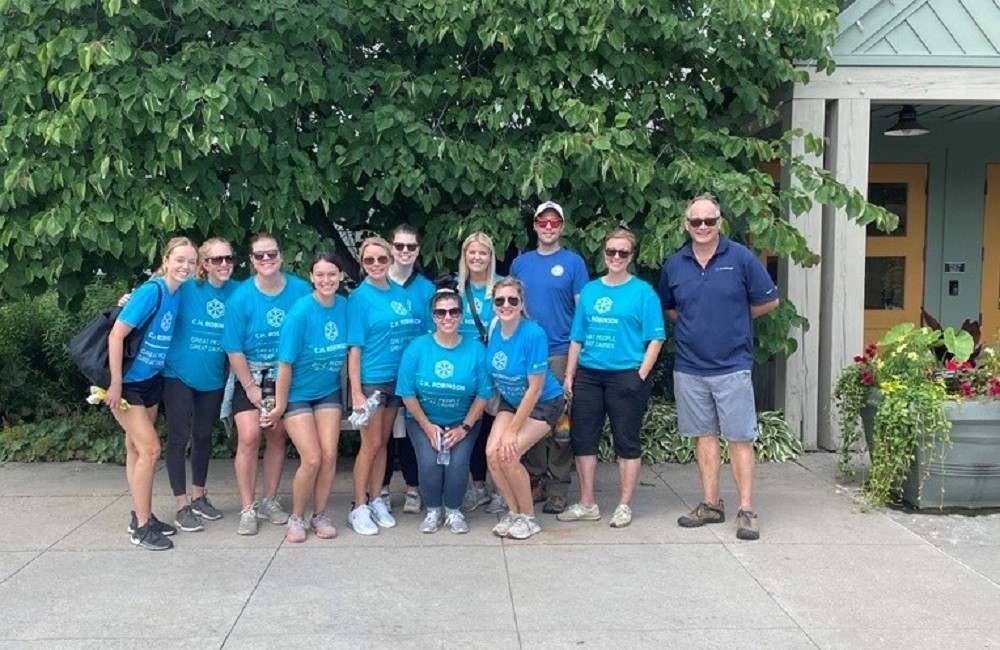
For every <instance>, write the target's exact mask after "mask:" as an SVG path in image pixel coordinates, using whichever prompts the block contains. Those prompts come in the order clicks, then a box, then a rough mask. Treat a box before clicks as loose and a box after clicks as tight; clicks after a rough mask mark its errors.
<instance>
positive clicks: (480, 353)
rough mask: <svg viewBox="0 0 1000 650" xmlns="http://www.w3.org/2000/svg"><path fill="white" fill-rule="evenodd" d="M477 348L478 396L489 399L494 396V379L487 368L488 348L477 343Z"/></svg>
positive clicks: (475, 359)
mask: <svg viewBox="0 0 1000 650" xmlns="http://www.w3.org/2000/svg"><path fill="white" fill-rule="evenodd" d="M475 350H476V352H475V357H474V363H475V364H476V365H475V368H476V397H481V398H483V399H489V398H491V397H493V379H491V378H490V373H489V372H487V370H486V348H484V347H483V346H481V345H477V346H476V347H475ZM487 433H489V432H487Z"/></svg>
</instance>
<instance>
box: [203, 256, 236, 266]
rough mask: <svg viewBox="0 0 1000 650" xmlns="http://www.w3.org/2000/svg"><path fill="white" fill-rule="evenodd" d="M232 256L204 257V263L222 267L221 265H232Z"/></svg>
mask: <svg viewBox="0 0 1000 650" xmlns="http://www.w3.org/2000/svg"><path fill="white" fill-rule="evenodd" d="M233 259H234V258H233V256H232V255H215V256H213V257H206V258H205V261H206V262H208V263H209V264H212V265H214V266H222V265H223V264H232V263H233Z"/></svg>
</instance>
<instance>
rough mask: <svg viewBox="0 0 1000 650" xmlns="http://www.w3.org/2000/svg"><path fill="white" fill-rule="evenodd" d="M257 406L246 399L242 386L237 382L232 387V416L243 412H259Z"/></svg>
mask: <svg viewBox="0 0 1000 650" xmlns="http://www.w3.org/2000/svg"><path fill="white" fill-rule="evenodd" d="M259 410H260V409H259V408H257V405H256V404H254V403H253V402H251V401H250V398H249V397H247V392H246V390H244V389H243V384H241V383H240V382H239V381H237V382H236V385H235V386H233V410H232V414H233V415H236V414H237V413H242V412H244V411H259Z"/></svg>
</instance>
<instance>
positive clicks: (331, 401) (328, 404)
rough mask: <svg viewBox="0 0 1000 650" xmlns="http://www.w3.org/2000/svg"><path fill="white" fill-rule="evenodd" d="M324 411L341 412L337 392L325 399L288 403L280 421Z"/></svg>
mask: <svg viewBox="0 0 1000 650" xmlns="http://www.w3.org/2000/svg"><path fill="white" fill-rule="evenodd" d="M324 409H341V410H343V406H342V405H341V398H340V391H339V390H335V391H333V392H332V393H330V394H329V395H327V396H326V397H320V398H319V399H313V400H308V401H302V402H289V403H288V407H287V408H286V409H285V414H284V415H283V416H282V417H281V419H283V420H284V419H286V418H290V417H294V416H296V415H302V414H303V413H315V412H316V411H322V410H324Z"/></svg>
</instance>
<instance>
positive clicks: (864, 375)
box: [861, 370, 875, 386]
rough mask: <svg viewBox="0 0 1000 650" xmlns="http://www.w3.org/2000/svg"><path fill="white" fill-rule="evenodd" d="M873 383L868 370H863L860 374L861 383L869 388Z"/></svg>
mask: <svg viewBox="0 0 1000 650" xmlns="http://www.w3.org/2000/svg"><path fill="white" fill-rule="evenodd" d="M874 382H875V377H873V376H872V373H871V371H870V370H865V371H864V372H863V373H861V383H862V384H864V385H865V386H871V385H872V384H873V383H874Z"/></svg>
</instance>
